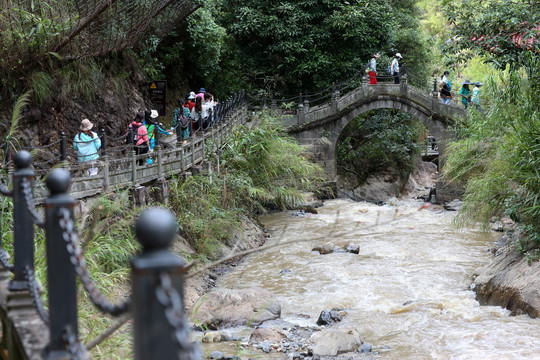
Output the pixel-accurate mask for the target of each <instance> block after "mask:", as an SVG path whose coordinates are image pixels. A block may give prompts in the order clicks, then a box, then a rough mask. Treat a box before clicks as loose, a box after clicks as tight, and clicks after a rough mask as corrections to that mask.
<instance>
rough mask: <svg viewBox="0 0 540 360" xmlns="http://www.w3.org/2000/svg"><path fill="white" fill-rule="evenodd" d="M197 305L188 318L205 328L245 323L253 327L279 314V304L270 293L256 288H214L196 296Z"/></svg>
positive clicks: (277, 316)
mask: <svg viewBox="0 0 540 360" xmlns="http://www.w3.org/2000/svg"><path fill="white" fill-rule="evenodd" d="M198 304H200V306H199V308H198V309H197V311H196V312H195V314H194V315H193V317H192V319H193V322H194V323H195V324H197V326H199V327H202V328H208V329H219V328H220V327H234V326H242V325H247V324H250V325H251V326H257V325H259V324H261V323H263V322H264V321H267V320H272V319H277V318H279V317H280V315H281V305H280V304H279V303H278V302H277V301H276V299H275V297H274V295H273V294H272V293H271V292H269V291H268V290H264V289H261V288H256V287H254V288H248V289H218V290H215V291H213V292H211V293H209V294H207V295H205V296H203V297H202V298H200V299H199V300H198ZM198 304H196V305H195V306H194V308H196V307H197V306H198Z"/></svg>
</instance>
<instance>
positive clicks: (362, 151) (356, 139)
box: [337, 109, 424, 184]
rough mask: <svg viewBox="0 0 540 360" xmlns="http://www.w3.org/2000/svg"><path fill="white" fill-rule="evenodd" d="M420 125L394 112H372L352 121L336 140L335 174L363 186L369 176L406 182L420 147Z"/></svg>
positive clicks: (412, 119)
mask: <svg viewBox="0 0 540 360" xmlns="http://www.w3.org/2000/svg"><path fill="white" fill-rule="evenodd" d="M423 129H424V127H423V125H421V124H420V122H419V121H418V120H417V119H416V118H414V117H413V116H412V115H410V114H407V113H404V112H399V111H396V110H389V109H388V110H387V109H384V110H376V111H371V112H368V113H365V114H362V115H361V116H358V117H357V118H355V119H354V120H353V121H352V122H351V124H349V126H347V127H346V128H345V130H344V131H343V133H342V134H341V136H340V141H339V143H338V147H337V156H338V162H339V166H338V168H339V171H340V173H342V174H347V173H349V174H355V175H356V177H357V178H358V181H359V183H360V184H361V183H363V182H364V181H365V180H366V179H367V178H368V177H369V175H371V174H376V173H381V172H386V173H393V174H394V175H395V177H396V178H401V179H407V177H408V176H409V174H410V173H411V172H412V171H413V169H414V166H415V164H416V159H417V158H418V156H419V154H420V149H421V146H422V144H418V143H417V142H418V139H419V138H420V135H421V133H422V130H423Z"/></svg>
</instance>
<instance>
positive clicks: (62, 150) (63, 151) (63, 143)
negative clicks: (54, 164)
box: [60, 131, 67, 161]
mask: <svg viewBox="0 0 540 360" xmlns="http://www.w3.org/2000/svg"><path fill="white" fill-rule="evenodd" d="M60 140H61V141H60V160H61V161H66V160H67V154H66V153H67V145H66V133H64V132H63V131H62V132H61V133H60Z"/></svg>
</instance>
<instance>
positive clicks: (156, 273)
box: [131, 208, 200, 360]
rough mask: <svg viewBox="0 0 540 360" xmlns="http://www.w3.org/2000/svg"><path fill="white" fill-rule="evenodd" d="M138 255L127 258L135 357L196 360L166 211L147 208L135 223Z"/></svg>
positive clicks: (171, 225) (182, 269)
mask: <svg viewBox="0 0 540 360" xmlns="http://www.w3.org/2000/svg"><path fill="white" fill-rule="evenodd" d="M135 232H136V235H137V239H138V240H139V242H140V243H141V245H142V247H143V251H142V254H141V255H139V256H136V257H135V258H133V259H132V260H131V269H132V284H133V308H132V311H133V321H134V341H133V343H134V347H135V359H136V360H146V359H186V360H191V359H193V360H194V359H198V358H200V355H199V354H198V351H197V348H196V346H195V345H194V344H192V343H191V342H190V340H189V337H188V324H187V322H186V319H185V317H184V310H183V307H184V304H183V302H184V301H183V296H184V292H183V274H184V273H185V271H186V270H185V265H184V264H185V263H184V261H183V260H181V259H180V258H179V257H177V256H176V255H174V254H172V253H171V252H170V251H168V250H167V247H168V246H169V245H170V244H171V242H172V241H173V239H174V237H175V235H176V220H175V218H174V216H173V215H172V214H171V212H170V211H168V210H165V209H161V208H153V209H149V210H145V211H144V212H143V213H142V214H141V216H140V217H139V219H137V222H136V225H135Z"/></svg>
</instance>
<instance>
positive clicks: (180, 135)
mask: <svg viewBox="0 0 540 360" xmlns="http://www.w3.org/2000/svg"><path fill="white" fill-rule="evenodd" d="M191 120H192V118H191V112H190V111H189V107H188V99H185V100H182V99H178V107H177V108H176V109H174V117H173V123H172V127H171V130H173V129H174V130H176V141H182V144H187V139H188V137H189V132H190V127H191Z"/></svg>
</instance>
